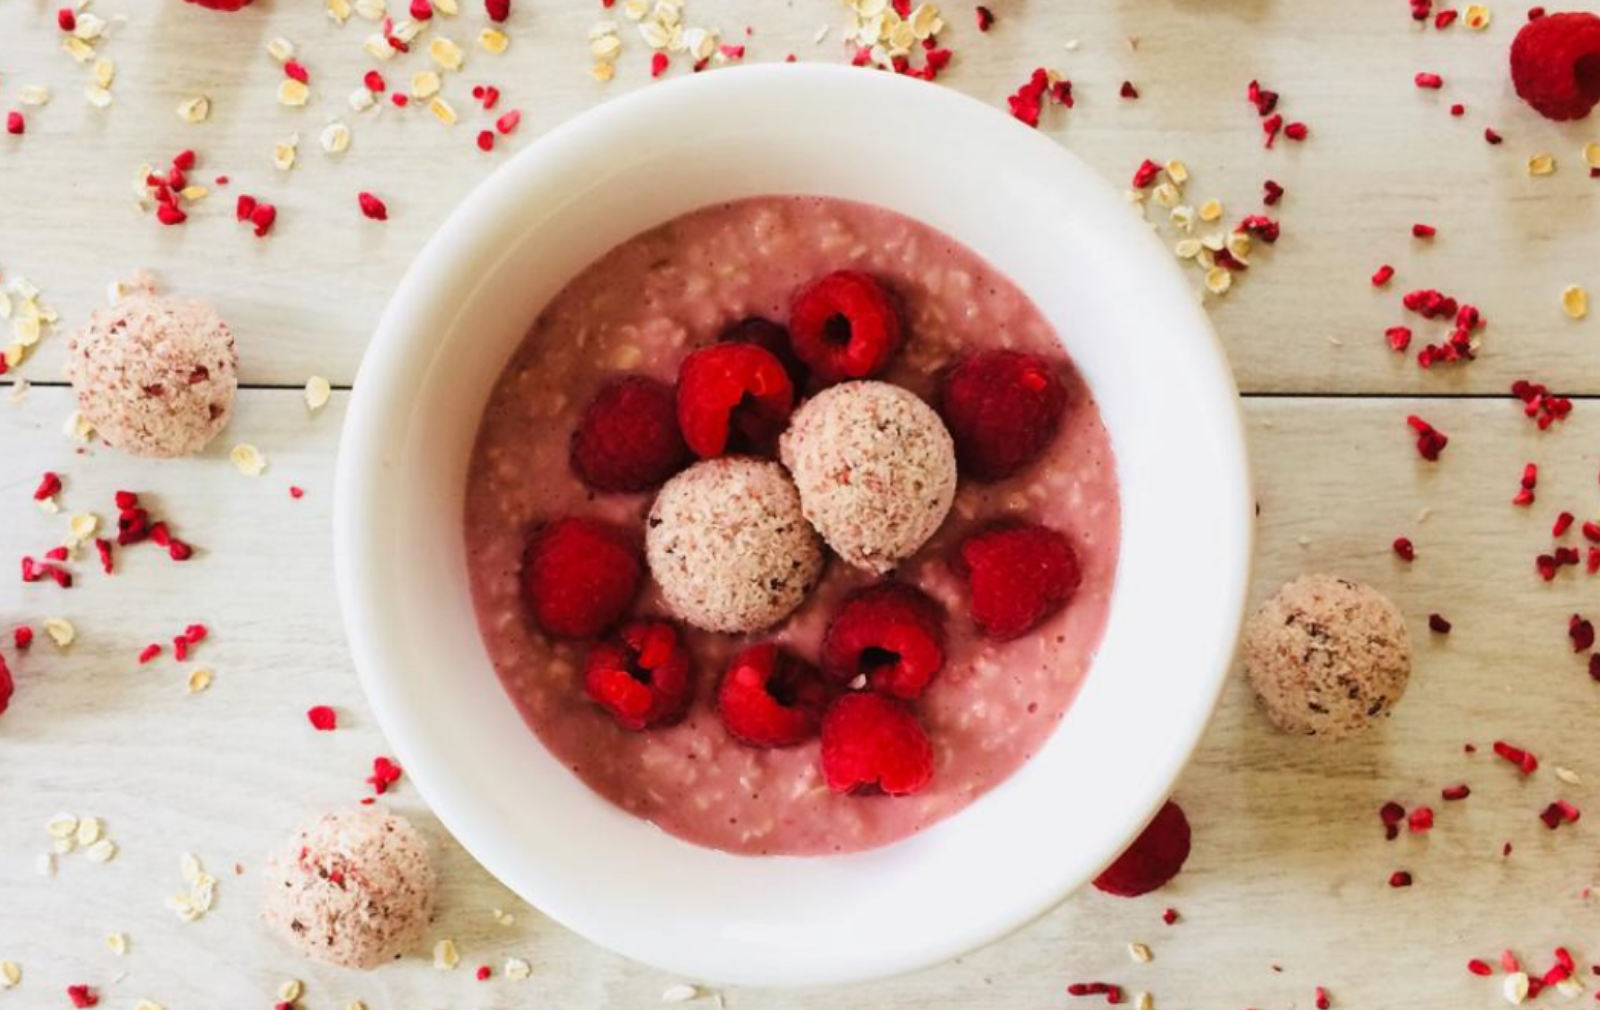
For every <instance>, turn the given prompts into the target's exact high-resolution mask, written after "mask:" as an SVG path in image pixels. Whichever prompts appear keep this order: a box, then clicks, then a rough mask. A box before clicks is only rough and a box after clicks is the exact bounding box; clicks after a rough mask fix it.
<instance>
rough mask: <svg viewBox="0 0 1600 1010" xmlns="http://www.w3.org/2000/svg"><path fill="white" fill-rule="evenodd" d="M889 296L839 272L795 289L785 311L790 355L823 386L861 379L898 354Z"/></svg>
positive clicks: (897, 325)
mask: <svg viewBox="0 0 1600 1010" xmlns="http://www.w3.org/2000/svg"><path fill="white" fill-rule="evenodd" d="M903 338H904V326H903V324H902V323H901V320H900V308H899V306H898V305H896V304H895V300H894V296H893V295H891V294H890V293H889V292H888V290H886V289H885V288H884V286H883V285H882V284H879V283H878V281H877V279H876V278H874V277H873V276H872V275H871V274H867V273H863V272H861V271H859V270H839V271H836V272H834V273H831V274H828V275H827V276H825V277H822V278H820V279H818V280H815V281H812V282H811V283H810V284H808V285H806V286H805V287H804V288H801V289H800V291H799V293H797V294H796V295H795V296H794V301H793V302H791V303H790V306H789V341H790V344H791V346H793V348H794V353H795V355H796V356H798V357H799V358H800V360H801V361H803V362H805V364H806V367H808V368H810V369H811V371H812V373H813V374H814V375H815V376H816V377H817V379H818V380H819V381H820V382H822V383H825V384H830V385H831V384H832V383H835V382H843V381H845V380H846V379H866V378H870V377H872V376H874V375H877V374H878V373H879V372H881V371H883V370H884V368H885V367H887V366H888V364H889V361H890V359H892V358H893V357H894V356H895V353H896V352H897V351H899V350H900V343H901V341H902V339H903Z"/></svg>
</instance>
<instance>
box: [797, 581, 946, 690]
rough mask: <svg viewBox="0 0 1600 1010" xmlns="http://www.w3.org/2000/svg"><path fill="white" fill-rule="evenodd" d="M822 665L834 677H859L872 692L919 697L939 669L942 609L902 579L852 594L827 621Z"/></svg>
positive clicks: (941, 642) (942, 649) (846, 678)
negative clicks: (863, 678)
mask: <svg viewBox="0 0 1600 1010" xmlns="http://www.w3.org/2000/svg"><path fill="white" fill-rule="evenodd" d="M822 666H823V668H824V669H825V670H827V671H828V674H829V675H830V676H832V677H833V678H834V679H835V680H838V681H840V682H844V683H849V682H851V681H854V680H855V678H857V677H865V678H866V683H867V686H869V687H871V688H872V689H873V690H874V691H879V692H881V693H883V694H887V695H891V696H893V697H896V698H900V699H903V700H906V701H913V700H915V699H917V698H920V697H921V696H922V692H923V691H925V690H927V687H928V685H929V684H930V683H931V682H932V681H933V678H934V677H935V676H936V675H937V674H938V673H939V671H940V670H941V669H942V668H943V667H944V613H943V612H942V610H941V609H940V607H939V604H937V603H935V602H934V601H933V599H932V598H931V597H929V596H928V595H927V594H926V593H923V592H922V591H921V590H918V589H915V588H913V587H911V586H908V585H906V584H905V583H902V582H880V583H877V584H876V585H871V586H867V587H866V588H864V589H861V590H858V591H857V592H855V593H852V594H851V595H850V596H849V597H848V598H847V599H846V600H845V601H844V604H843V605H842V606H840V608H839V609H838V610H837V611H836V612H835V613H834V615H833V619H832V620H831V621H829V622H828V631H827V634H826V635H825V636H824V638H823V642H822Z"/></svg>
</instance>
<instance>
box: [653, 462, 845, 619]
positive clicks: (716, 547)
mask: <svg viewBox="0 0 1600 1010" xmlns="http://www.w3.org/2000/svg"><path fill="white" fill-rule="evenodd" d="M645 552H646V555H647V557H648V559H649V562H650V573H651V574H652V575H654V576H655V579H656V582H657V583H658V584H659V585H660V586H661V595H662V596H663V597H664V598H665V599H666V601H667V605H668V606H669V607H671V608H672V611H673V613H675V614H677V615H678V616H679V617H681V618H682V619H684V620H685V621H688V622H689V623H690V624H693V625H694V626H695V627H697V628H704V629H706V630H707V631H723V632H730V633H740V632H746V631H760V630H761V629H763V628H769V627H771V626H772V625H774V624H776V623H778V622H779V621H781V620H783V618H785V617H787V616H788V615H789V613H790V612H791V611H793V610H794V608H795V607H798V606H799V605H800V603H801V601H802V600H804V599H805V598H806V595H807V594H808V593H810V592H811V589H812V587H813V586H815V585H816V584H817V579H818V578H819V577H820V576H821V574H822V544H821V543H820V542H819V541H818V540H817V535H816V533H815V532H814V531H813V530H812V529H811V526H810V524H808V523H807V522H806V518H805V515H804V514H803V513H802V512H801V511H800V496H799V495H798V494H797V493H795V489H794V485H793V484H792V483H790V481H789V474H788V473H787V472H785V471H784V469H783V467H781V466H779V465H778V464H777V463H772V462H768V461H766V460H760V459H750V458H746V457H741V456H728V457H722V458H720V459H708V460H706V461H704V462H702V463H696V464H695V465H694V466H692V467H690V468H689V469H687V470H685V471H683V472H682V473H680V474H678V475H677V476H676V477H674V478H672V479H671V480H670V481H668V482H667V483H666V486H665V487H663V488H662V489H661V493H660V494H658V495H657V496H656V500H655V504H654V505H652V506H651V508H650V518H649V520H648V523H647V527H646V531H645Z"/></svg>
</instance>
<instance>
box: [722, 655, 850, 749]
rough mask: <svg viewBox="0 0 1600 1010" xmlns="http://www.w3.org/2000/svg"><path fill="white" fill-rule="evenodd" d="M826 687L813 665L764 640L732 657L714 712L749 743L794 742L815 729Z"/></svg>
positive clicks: (825, 702)
mask: <svg viewBox="0 0 1600 1010" xmlns="http://www.w3.org/2000/svg"><path fill="white" fill-rule="evenodd" d="M829 697H830V691H829V690H828V685H827V684H826V683H825V682H824V681H823V679H822V677H821V675H820V674H818V672H817V669H816V667H814V666H812V665H811V664H810V663H807V662H806V661H805V660H803V659H801V658H800V657H799V656H796V655H795V654H794V653H792V652H790V651H788V650H787V649H784V648H783V647H781V646H779V645H778V644H777V643H776V642H762V643H761V644H759V645H752V646H751V647H750V648H748V649H746V650H744V651H743V652H741V653H739V655H737V656H735V657H734V659H733V662H732V663H731V664H729V666H728V672H727V673H725V674H723V677H722V686H721V687H720V688H719V689H718V691H717V712H718V714H720V715H721V716H722V725H723V726H725V727H726V728H727V730H728V732H729V733H731V734H732V735H733V736H734V738H735V739H737V740H739V741H741V742H743V743H746V744H749V745H750V746H752V747H792V746H793V745H795V744H797V743H800V742H802V741H805V740H809V739H810V738H811V737H813V736H815V735H816V734H817V730H818V728H819V727H820V726H821V725H822V713H823V710H824V709H826V708H827V705H828V700H829Z"/></svg>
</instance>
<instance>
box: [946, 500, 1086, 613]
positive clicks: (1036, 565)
mask: <svg viewBox="0 0 1600 1010" xmlns="http://www.w3.org/2000/svg"><path fill="white" fill-rule="evenodd" d="M951 568H952V569H953V570H954V571H955V573H956V574H957V575H959V576H961V577H962V578H964V579H965V580H966V582H967V594H968V606H969V608H970V611H971V614H972V620H973V623H975V624H976V625H977V626H978V629H979V630H980V631H982V632H983V634H984V635H985V636H987V637H989V638H992V639H995V640H997V641H1002V642H1003V641H1008V640H1010V639H1013V638H1016V637H1018V636H1020V635H1024V634H1026V633H1027V632H1029V631H1032V630H1033V629H1034V628H1036V627H1038V626H1039V625H1040V624H1041V623H1042V622H1043V621H1044V620H1045V619H1046V618H1048V617H1050V616H1051V615H1052V614H1054V613H1056V612H1057V611H1059V610H1060V609H1061V608H1062V607H1064V606H1066V605H1067V603H1068V602H1069V601H1070V600H1071V599H1072V597H1073V596H1074V595H1075V594H1076V593H1077V591H1078V585H1079V583H1080V582H1081V581H1082V572H1081V571H1080V569H1079V567H1078V556H1077V553H1076V552H1075V551H1073V549H1072V544H1071V542H1070V541H1068V540H1067V538H1066V537H1065V536H1064V535H1062V534H1061V533H1058V532H1056V531H1055V530H1052V529H1049V528H1048V527H1045V526H1040V525H1038V524H1036V523H1028V522H1003V523H998V524H995V525H993V526H989V527H986V528H985V529H982V530H980V531H978V532H977V533H974V534H972V535H971V536H969V537H967V539H966V540H964V541H963V542H962V543H961V545H960V547H959V548H958V549H957V550H956V554H955V557H954V558H952V559H951Z"/></svg>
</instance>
